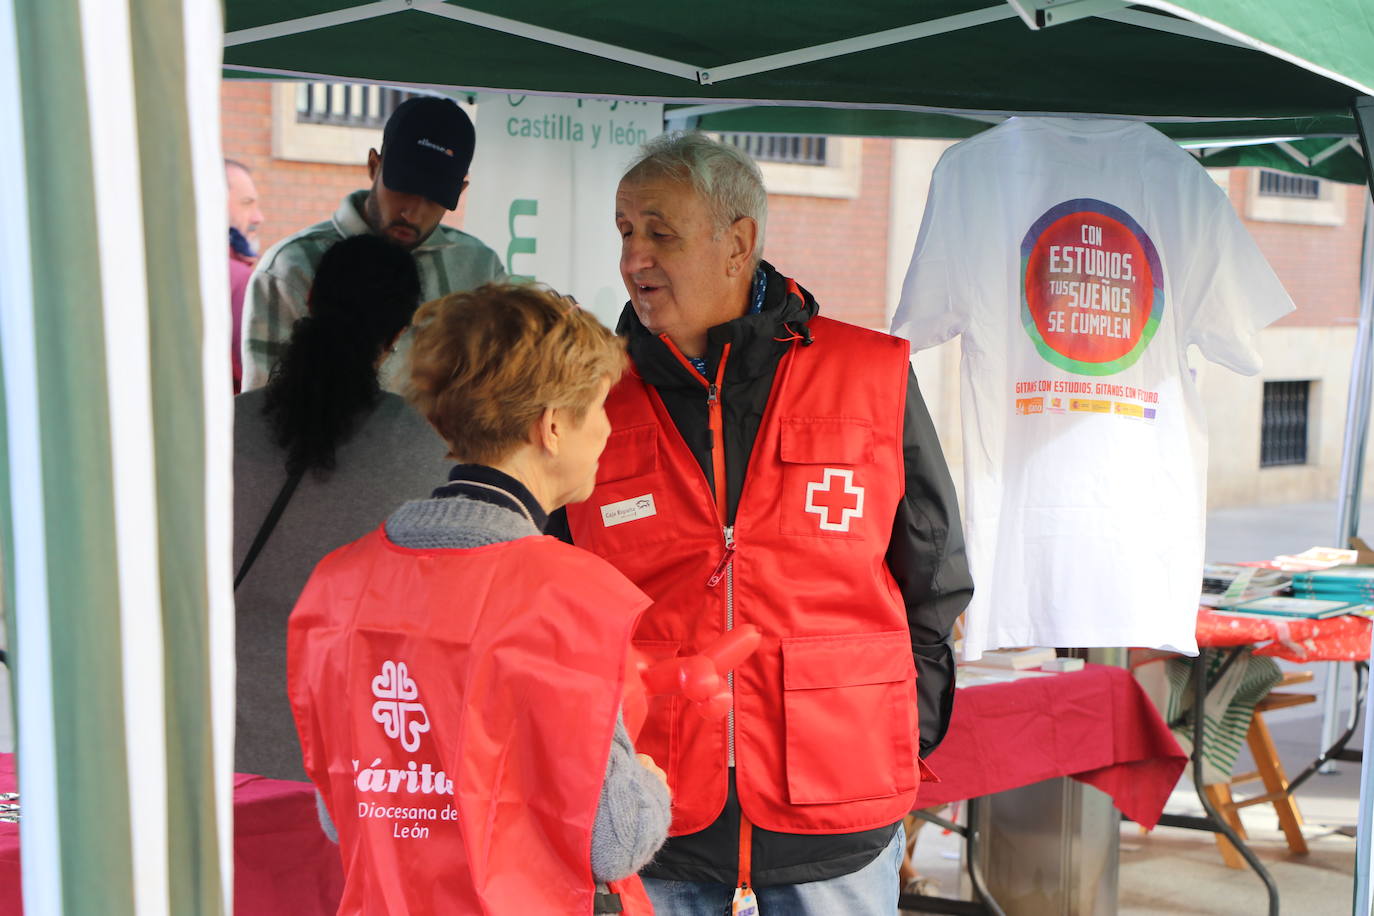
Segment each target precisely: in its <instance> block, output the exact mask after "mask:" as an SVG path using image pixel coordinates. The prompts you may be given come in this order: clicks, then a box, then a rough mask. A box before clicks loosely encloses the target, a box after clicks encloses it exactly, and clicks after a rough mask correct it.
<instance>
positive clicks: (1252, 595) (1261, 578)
mask: <svg viewBox="0 0 1374 916" xmlns="http://www.w3.org/2000/svg"><path fill="white" fill-rule="evenodd" d="M1289 579H1290V574H1289V573H1285V572H1280V571H1279V570H1277V569H1265V568H1263V567H1257V566H1237V565H1233V564H1230V563H1208V564H1207V565H1206V566H1205V567H1203V570H1202V597H1201V599H1200V601H1199V603H1200V604H1203V605H1206V606H1207V607H1221V606H1222V605H1225V604H1238V603H1240V602H1242V601H1251V600H1254V599H1256V598H1264V597H1267V596H1269V595H1274V594H1278V593H1279V592H1280V591H1282V590H1283V589H1285V588H1287V587H1288V584H1289Z"/></svg>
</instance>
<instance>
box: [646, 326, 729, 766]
mask: <svg viewBox="0 0 1374 916" xmlns="http://www.w3.org/2000/svg"><path fill="white" fill-rule="evenodd" d="M659 339H660V340H662V341H663V343H664V344H666V345H667V347H668V350H669V352H671V353H672V354H673V356H675V357H677V361H678V362H680V363H682V365H683V366H685V367H686V368H687V370H688V371H689V372H691V373H692V375H693V377H695V378H696V379H697V380H698V381H700V382H701V384H702V385H703V386H705V388H706V425H707V426H708V427H710V430H711V477H712V483H713V484H714V489H715V494H714V495H715V499H716V517H717V518H718V519H720V524H721V535H722V538H723V540H724V542H725V553H724V555H723V556H722V557H721V559H720V562H719V563H718V564H716V568H715V570H714V571H713V572H712V573H711V577H710V578H709V579H707V580H706V585H707V587H708V588H715V587H716V586H717V585H719V584H720V580H721V577H722V576H724V578H725V630H726V632H729V631H730V630H733V629H734V628H735V564H734V562H733V560H734V556H735V526H734V525H727V524H726V518H727V515H728V509H729V506H728V505H727V498H726V490H727V484H726V479H725V425H724V419H723V417H722V412H721V405H720V390H721V386H722V385H723V384H724V382H725V363H726V361H727V360H728V359H729V358H730V344H728V343H727V344H726V345H725V347H724V349H722V350H721V353H720V363H719V364H718V365H717V366H716V378H715V381H711V380H710V379H708V378H707V377H706V376H705V375H703V374H702V373H701V372H700V371H699V370H698V369H697V367H696V366H693V365H692V363H691V361H690V360H688V359H687V357H685V356H683V355H682V351H681V350H679V349H678V348H677V345H676V344H674V343H673V341H672V340H671V339H670V338H669V337H668V335H667V334H660V335H659ZM725 683H726V684H727V685H728V687H729V689H730V711H729V713H728V714H727V719H726V749H727V757H728V760H729V765H730V766H734V765H735V672H734V671H730V672H728V673H727V674H726V675H725Z"/></svg>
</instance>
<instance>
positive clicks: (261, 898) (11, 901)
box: [0, 754, 343, 916]
mask: <svg viewBox="0 0 1374 916" xmlns="http://www.w3.org/2000/svg"><path fill="white" fill-rule="evenodd" d="M14 787H15V772H14V757H13V755H11V754H0V792H13V791H15V788H14ZM20 803H21V804H22V803H23V799H22V798H21V799H20ZM342 892H343V867H342V865H341V864H340V862H339V850H338V847H337V846H335V845H334V844H333V843H331V842H329V840H328V839H326V838H325V836H324V834H323V833H322V832H321V831H320V822H319V819H318V817H317V816H316V814H315V792H314V789H313V788H312V787H311V786H310V785H308V784H306V783H299V782H285V781H283V780H279V779H265V778H263V777H261V776H248V775H245V774H242V773H240V774H237V775H236V776H235V777H234V912H235V913H237V914H239V916H275V914H280V916H333V914H334V911H335V910H336V909H337V908H338V903H339V895H340V894H341V893H342ZM21 912H22V908H21V900H20V890H19V826H18V825H17V824H10V823H0V916H18V914H20V913H21Z"/></svg>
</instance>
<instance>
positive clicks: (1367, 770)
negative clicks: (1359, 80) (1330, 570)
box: [1323, 96, 1374, 916]
mask: <svg viewBox="0 0 1374 916" xmlns="http://www.w3.org/2000/svg"><path fill="white" fill-rule="evenodd" d="M1351 111H1352V112H1353V113H1354V115H1355V125H1356V127H1357V128H1358V129H1359V131H1360V143H1361V145H1362V148H1363V149H1364V154H1365V156H1364V163H1365V169H1366V170H1367V172H1368V174H1367V179H1368V184H1367V185H1366V187H1367V189H1368V191H1369V193H1370V194H1371V195H1374V146H1371V144H1370V141H1371V140H1374V98H1370V97H1369V96H1360V97H1359V98H1357V99H1356V100H1355V101H1354V103H1353V104H1352V105H1351ZM1371 213H1374V210H1371V208H1370V206H1369V203H1368V201H1367V202H1366V207H1365V215H1366V219H1365V234H1364V262H1363V271H1362V275H1361V277H1360V300H1361V301H1360V331H1359V334H1360V337H1359V340H1358V341H1357V342H1356V348H1355V353H1356V356H1357V358H1359V359H1361V360H1362V362H1361V363H1359V364H1357V365H1356V366H1354V367H1352V369H1351V373H1350V382H1351V386H1352V387H1351V409H1350V413H1351V414H1352V415H1353V414H1354V411H1355V402H1356V400H1357V398H1358V400H1359V401H1360V402H1361V403H1362V405H1363V410H1362V413H1361V415H1360V418H1359V419H1360V426H1359V429H1358V430H1355V429H1351V428H1350V427H1347V428H1346V448H1345V452H1344V455H1343V457H1342V461H1341V484H1342V488H1341V498H1342V502H1341V518H1340V522H1341V524H1342V527H1341V529H1340V531H1339V533H1340V534H1341V535H1343V536H1344V537H1349V536H1350V535H1352V534H1354V533H1355V532H1356V531H1357V530H1358V524H1359V506H1360V502H1359V481H1360V470H1361V465H1362V463H1363V458H1364V445H1365V440H1366V437H1367V435H1368V424H1369V394H1370V390H1369V389H1370V380H1371V379H1370V366H1369V363H1370V340H1369V332H1370V327H1371V325H1372V324H1374V263H1371V262H1372V261H1374V238H1371V230H1372V227H1371V223H1374V216H1371ZM1357 379H1359V380H1360V381H1361V382H1362V384H1361V386H1360V388H1361V390H1360V391H1356V390H1355V384H1356V380H1357ZM1352 442H1353V443H1355V444H1356V445H1357V446H1358V449H1355V448H1352ZM1356 452H1357V453H1356ZM1345 543H1346V542H1345V541H1344V540H1342V542H1341V544H1340V545H1339V546H1342V547H1343V546H1345ZM1329 703H1330V696H1329V695H1328V704H1329ZM1328 724H1330V725H1334V716H1332V717H1324V721H1323V732H1324V731H1325V730H1326V726H1327V725H1328ZM1371 759H1374V704H1369V703H1366V704H1365V710H1364V757H1363V760H1362V761H1361V767H1360V819H1359V826H1358V828H1357V829H1356V834H1355V899H1354V908H1353V912H1354V913H1355V914H1356V916H1370V907H1371V904H1374V898H1371V893H1370V854H1371V844H1370V835H1369V831H1370V828H1371V826H1374V823H1372V817H1371V816H1372V815H1374V766H1365V765H1364V762H1365V761H1369V760H1371Z"/></svg>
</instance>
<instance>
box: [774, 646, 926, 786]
mask: <svg viewBox="0 0 1374 916" xmlns="http://www.w3.org/2000/svg"><path fill="white" fill-rule="evenodd" d="M782 664H783V715H784V720H785V725H784V729H785V732H786V755H787V757H786V769H787V792H788V800H789V801H790V802H791V803H792V804H794V805H822V804H836V803H841V802H850V801H860V800H863V799H876V798H889V797H891V796H894V795H898V794H901V793H904V792H910V791H911V790H912V789H913V788H915V786H916V780H917V771H916V766H917V764H916V749H915V747H914V745H913V742H912V721H913V715H914V713H913V711H912V710H913V706H914V704H915V702H916V697H915V665H914V663H913V662H912V658H911V639H910V636H909V635H908V634H907V632H906V631H905V630H898V631H891V632H885V633H866V634H862V635H853V636H806V637H793V638H784V639H783V640H782Z"/></svg>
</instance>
